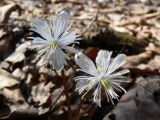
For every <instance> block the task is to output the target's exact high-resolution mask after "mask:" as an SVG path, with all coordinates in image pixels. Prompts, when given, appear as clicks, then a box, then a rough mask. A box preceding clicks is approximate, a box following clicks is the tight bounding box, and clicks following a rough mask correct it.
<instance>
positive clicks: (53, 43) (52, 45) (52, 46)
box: [49, 41, 57, 49]
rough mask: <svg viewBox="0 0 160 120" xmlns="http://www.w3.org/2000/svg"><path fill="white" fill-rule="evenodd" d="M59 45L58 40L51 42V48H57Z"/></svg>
mask: <svg viewBox="0 0 160 120" xmlns="http://www.w3.org/2000/svg"><path fill="white" fill-rule="evenodd" d="M56 47H57V42H55V41H53V42H52V43H51V44H50V47H49V48H50V49H55V48H56Z"/></svg>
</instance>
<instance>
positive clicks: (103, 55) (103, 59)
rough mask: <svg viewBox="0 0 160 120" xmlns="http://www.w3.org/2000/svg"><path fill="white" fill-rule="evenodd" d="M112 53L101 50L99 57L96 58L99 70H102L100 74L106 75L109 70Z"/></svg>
mask: <svg viewBox="0 0 160 120" xmlns="http://www.w3.org/2000/svg"><path fill="white" fill-rule="evenodd" d="M111 55H112V52H109V51H105V50H100V51H99V52H98V55H97V57H96V65H97V69H100V72H101V73H102V72H103V73H105V72H106V71H107V69H108V66H109V63H110V58H111Z"/></svg>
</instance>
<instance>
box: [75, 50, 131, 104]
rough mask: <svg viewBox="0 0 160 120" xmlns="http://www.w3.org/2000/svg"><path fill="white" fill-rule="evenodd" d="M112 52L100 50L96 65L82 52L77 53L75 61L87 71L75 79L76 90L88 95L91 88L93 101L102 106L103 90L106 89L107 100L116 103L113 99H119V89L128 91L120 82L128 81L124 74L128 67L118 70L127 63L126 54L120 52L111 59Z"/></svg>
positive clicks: (82, 69)
mask: <svg viewBox="0 0 160 120" xmlns="http://www.w3.org/2000/svg"><path fill="white" fill-rule="evenodd" d="M111 55H112V52H109V51H104V50H100V51H99V53H98V55H97V57H96V61H95V62H96V65H95V64H94V63H93V62H92V61H91V60H90V59H89V58H88V57H87V56H85V55H84V54H82V53H81V52H79V53H77V54H76V55H75V61H76V63H77V64H78V66H79V67H80V68H81V69H78V70H80V71H83V72H85V73H87V75H85V76H77V77H75V78H74V79H75V80H76V81H77V86H76V90H77V91H78V92H79V94H83V96H82V97H84V96H85V95H86V93H88V92H89V91H90V90H94V93H93V95H94V97H93V102H95V103H97V104H98V105H99V106H101V91H102V90H104V91H105V94H106V96H107V101H108V102H110V101H111V103H112V104H114V102H113V99H117V100H118V97H119V96H118V95H117V94H116V92H115V90H117V91H124V92H126V91H125V90H124V89H123V88H122V87H121V86H120V84H121V83H122V82H127V81H126V77H124V76H122V75H124V74H126V73H128V72H129V70H128V69H125V70H121V71H118V72H117V71H116V70H117V69H118V68H120V67H121V66H122V65H124V64H125V62H126V61H125V59H126V57H127V56H126V55H124V54H119V55H118V56H117V57H115V58H114V59H111Z"/></svg>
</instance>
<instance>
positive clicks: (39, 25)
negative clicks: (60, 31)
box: [31, 18, 52, 41]
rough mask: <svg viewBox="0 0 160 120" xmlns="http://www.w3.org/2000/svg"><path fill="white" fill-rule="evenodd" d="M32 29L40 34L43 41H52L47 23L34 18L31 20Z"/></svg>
mask: <svg viewBox="0 0 160 120" xmlns="http://www.w3.org/2000/svg"><path fill="white" fill-rule="evenodd" d="M32 22H33V24H34V25H33V27H32V28H31V30H33V31H34V32H36V33H38V34H40V35H41V36H42V37H43V38H44V39H46V40H48V41H50V40H52V34H51V28H50V26H49V24H48V22H47V20H42V19H38V18H35V19H33V21H32Z"/></svg>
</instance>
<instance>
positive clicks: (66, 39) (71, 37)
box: [58, 32, 76, 47]
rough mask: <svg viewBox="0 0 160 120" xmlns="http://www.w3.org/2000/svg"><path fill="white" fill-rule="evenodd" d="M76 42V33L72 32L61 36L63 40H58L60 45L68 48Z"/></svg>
mask: <svg viewBox="0 0 160 120" xmlns="http://www.w3.org/2000/svg"><path fill="white" fill-rule="evenodd" d="M75 40H76V33H75V32H70V33H68V34H66V35H63V36H61V38H60V39H59V40H58V42H59V43H61V44H62V46H63V47H64V46H67V45H69V44H71V43H73V42H74V41H75Z"/></svg>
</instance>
